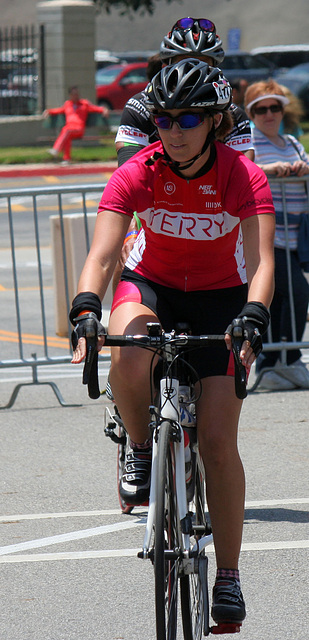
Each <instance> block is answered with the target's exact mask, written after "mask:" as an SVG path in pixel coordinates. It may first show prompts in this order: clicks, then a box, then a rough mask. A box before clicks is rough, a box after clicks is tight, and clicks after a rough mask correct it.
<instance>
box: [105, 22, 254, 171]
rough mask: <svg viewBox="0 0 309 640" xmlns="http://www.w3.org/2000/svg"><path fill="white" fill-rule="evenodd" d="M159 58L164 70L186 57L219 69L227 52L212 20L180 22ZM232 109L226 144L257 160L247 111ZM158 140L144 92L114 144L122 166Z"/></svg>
mask: <svg viewBox="0 0 309 640" xmlns="http://www.w3.org/2000/svg"><path fill="white" fill-rule="evenodd" d="M160 57H161V61H162V65H163V66H164V65H167V64H172V63H173V64H174V63H175V62H179V61H180V60H182V59H183V58H185V57H186V58H198V59H199V60H203V61H204V62H207V64H209V65H211V66H218V67H220V64H221V62H222V61H223V60H224V50H223V48H222V41H221V39H220V38H219V36H218V35H217V33H216V27H215V25H214V23H213V22H212V21H211V20H207V19H206V18H199V19H197V18H180V19H179V20H177V22H176V23H175V24H174V26H173V27H172V29H171V31H170V32H169V33H168V34H167V35H166V36H164V38H163V40H162V42H161V46H160ZM229 109H230V111H231V114H232V116H233V123H234V126H233V129H232V131H230V132H229V133H228V134H227V135H226V136H225V139H224V140H223V142H225V143H226V144H227V145H228V146H230V147H233V148H234V149H236V150H237V151H242V152H243V153H245V154H246V155H247V156H248V158H250V160H254V148H253V144H252V142H251V128H250V121H249V118H248V116H247V115H246V113H245V111H244V110H243V109H241V108H240V107H238V106H236V105H235V104H231V105H230V107H229ZM156 140H158V133H157V129H156V127H155V126H154V124H153V122H152V120H151V118H150V113H149V110H148V108H147V98H146V94H145V90H144V91H141V92H140V93H138V94H136V95H135V96H133V97H132V98H130V99H129V100H128V102H127V104H126V106H125V107H124V110H123V112H122V116H121V123H120V126H119V128H118V131H117V135H116V140H115V142H116V150H117V155H118V164H119V166H120V165H122V164H123V163H124V162H125V161H126V160H128V159H129V158H131V157H132V155H134V154H135V153H137V151H140V150H141V149H143V148H144V147H145V146H146V145H148V144H149V143H152V142H155V141H156Z"/></svg>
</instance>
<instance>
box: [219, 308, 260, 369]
mask: <svg viewBox="0 0 309 640" xmlns="http://www.w3.org/2000/svg"><path fill="white" fill-rule="evenodd" d="M237 319H241V321H242V328H243V336H244V340H249V342H250V344H251V348H252V350H253V352H254V355H255V356H256V357H257V356H258V355H259V354H260V353H261V351H262V349H263V343H262V335H263V334H264V333H265V332H266V331H267V327H268V325H269V321H270V313H269V311H268V309H267V308H266V307H265V305H264V304H262V302H246V304H245V305H244V307H243V309H242V311H241V312H240V313H239V315H238V316H237ZM235 326H239V323H238V322H235V320H233V321H232V322H231V324H229V326H228V327H227V329H226V332H225V333H228V334H229V335H230V336H231V335H232V333H233V329H234V327H235Z"/></svg>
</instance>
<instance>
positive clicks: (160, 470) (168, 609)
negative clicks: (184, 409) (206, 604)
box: [154, 422, 181, 640]
mask: <svg viewBox="0 0 309 640" xmlns="http://www.w3.org/2000/svg"><path fill="white" fill-rule="evenodd" d="M157 459H158V463H157V478H156V483H157V509H156V517H155V539H154V571H155V605H156V629H157V639H158V640H175V639H176V635H177V599H178V576H179V566H180V561H181V560H180V557H179V553H180V548H181V540H180V530H179V522H178V520H179V519H178V514H177V498H176V486H175V474H174V470H175V461H174V446H173V441H172V437H171V425H170V423H168V422H163V423H162V424H161V426H160V430H159V439H158V458H157Z"/></svg>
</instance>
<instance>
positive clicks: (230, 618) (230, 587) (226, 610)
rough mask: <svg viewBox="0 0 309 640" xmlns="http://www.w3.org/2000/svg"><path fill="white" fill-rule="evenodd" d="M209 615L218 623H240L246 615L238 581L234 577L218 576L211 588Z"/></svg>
mask: <svg viewBox="0 0 309 640" xmlns="http://www.w3.org/2000/svg"><path fill="white" fill-rule="evenodd" d="M211 615H212V617H213V619H214V621H215V622H217V623H218V624H220V623H222V622H232V623H235V624H241V623H242V621H243V620H244V619H245V617H246V607H245V603H244V599H243V596H242V593H241V589H240V586H239V582H238V581H237V580H235V579H234V578H220V579H219V580H217V581H216V584H215V586H214V588H213V605H212V609H211Z"/></svg>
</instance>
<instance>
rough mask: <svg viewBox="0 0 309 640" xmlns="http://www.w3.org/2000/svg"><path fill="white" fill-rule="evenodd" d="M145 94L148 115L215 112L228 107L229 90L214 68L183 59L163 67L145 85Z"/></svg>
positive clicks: (229, 100)
mask: <svg viewBox="0 0 309 640" xmlns="http://www.w3.org/2000/svg"><path fill="white" fill-rule="evenodd" d="M145 94H146V99H147V106H148V108H149V109H150V111H155V110H156V109H187V108H190V107H191V108H192V107H199V108H200V107H202V108H205V109H207V110H209V111H213V112H216V111H225V110H226V109H227V108H228V107H229V105H230V104H231V98H232V89H231V86H230V84H229V83H228V81H227V80H226V79H225V77H224V76H223V74H222V72H221V71H220V69H218V68H217V67H210V66H209V65H208V64H207V63H206V62H202V61H201V60H197V59H196V58H185V59H183V60H180V62H177V63H176V64H174V65H169V66H167V67H163V69H162V70H161V71H159V73H157V74H156V75H155V76H154V77H153V79H152V80H151V82H150V83H149V84H148V85H147V87H146V89H145Z"/></svg>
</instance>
